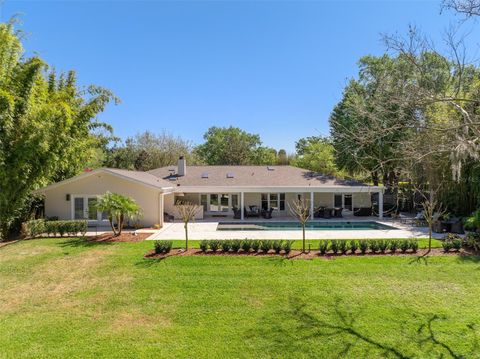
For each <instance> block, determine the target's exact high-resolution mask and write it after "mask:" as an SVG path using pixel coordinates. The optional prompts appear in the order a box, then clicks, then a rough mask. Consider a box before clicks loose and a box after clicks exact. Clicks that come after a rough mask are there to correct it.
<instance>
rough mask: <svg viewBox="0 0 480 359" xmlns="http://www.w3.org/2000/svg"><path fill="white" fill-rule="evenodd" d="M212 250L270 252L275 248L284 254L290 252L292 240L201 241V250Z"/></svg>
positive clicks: (224, 251)
mask: <svg viewBox="0 0 480 359" xmlns="http://www.w3.org/2000/svg"><path fill="white" fill-rule="evenodd" d="M209 249H210V250H211V251H212V252H213V253H216V252H218V250H221V251H222V252H223V253H237V252H243V253H250V252H252V253H257V252H261V253H268V252H269V251H270V250H273V251H274V252H275V253H277V254H280V253H281V252H282V251H283V253H284V254H289V253H290V252H291V250H292V241H287V240H285V241H283V240H282V241H272V240H266V239H265V240H258V239H245V240H239V239H234V240H221V241H220V240H203V241H201V242H200V250H201V251H202V252H207V251H208V250H209Z"/></svg>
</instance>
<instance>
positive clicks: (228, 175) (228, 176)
mask: <svg viewBox="0 0 480 359" xmlns="http://www.w3.org/2000/svg"><path fill="white" fill-rule="evenodd" d="M227 178H235V175H234V174H233V173H232V172H228V173H227Z"/></svg>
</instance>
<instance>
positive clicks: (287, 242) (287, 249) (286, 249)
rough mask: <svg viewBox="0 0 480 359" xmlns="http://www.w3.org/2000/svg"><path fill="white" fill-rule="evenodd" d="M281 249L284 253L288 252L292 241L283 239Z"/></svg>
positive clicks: (290, 249)
mask: <svg viewBox="0 0 480 359" xmlns="http://www.w3.org/2000/svg"><path fill="white" fill-rule="evenodd" d="M282 249H283V250H284V252H285V254H289V253H290V252H291V251H292V241H288V240H287V241H283V245H282Z"/></svg>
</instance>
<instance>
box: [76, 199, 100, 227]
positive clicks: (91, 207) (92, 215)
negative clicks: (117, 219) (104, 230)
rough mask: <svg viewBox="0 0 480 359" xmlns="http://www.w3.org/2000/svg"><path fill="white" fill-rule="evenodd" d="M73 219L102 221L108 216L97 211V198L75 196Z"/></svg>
mask: <svg viewBox="0 0 480 359" xmlns="http://www.w3.org/2000/svg"><path fill="white" fill-rule="evenodd" d="M72 207H73V208H72V209H73V211H72V219H86V220H88V221H102V220H105V219H107V218H106V215H105V214H104V213H102V212H100V211H98V210H97V196H73V202H72Z"/></svg>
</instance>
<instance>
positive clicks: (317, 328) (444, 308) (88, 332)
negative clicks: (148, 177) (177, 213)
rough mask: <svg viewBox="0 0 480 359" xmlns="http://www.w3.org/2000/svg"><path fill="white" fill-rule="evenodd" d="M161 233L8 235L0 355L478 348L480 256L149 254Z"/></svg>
mask: <svg viewBox="0 0 480 359" xmlns="http://www.w3.org/2000/svg"><path fill="white" fill-rule="evenodd" d="M179 244H180V245H181V246H183V242H182V241H180V242H179ZM297 244H298V245H300V243H297ZM152 245H153V244H152V243H151V242H150V241H145V242H141V243H111V242H110V243H89V242H86V241H85V240H82V239H78V240H76V239H65V238H58V239H53V238H51V239H39V240H30V241H23V242H18V243H16V244H11V245H8V246H6V247H3V248H1V250H0V303H1V304H0V305H1V310H0V322H1V323H2V325H0V348H2V349H1V352H2V356H3V357H6V358H51V359H53V358H80V357H82V358H91V357H95V358H106V357H109V358H110V357H111V356H112V353H115V356H117V357H122V358H133V357H135V358H141V357H143V358H148V357H152V358H155V357H161V358H178V357H191V356H192V353H195V357H196V358H226V357H230V358H233V357H235V358H272V357H274V358H280V357H281V358H302V357H316V358H328V357H341V358H365V357H369V358H381V357H392V358H395V357H400V356H401V357H408V358H416V357H418V358H428V357H431V358H440V357H443V358H449V357H451V356H452V355H455V356H456V357H458V358H460V357H464V358H474V357H475V356H476V355H477V354H478V348H477V347H476V343H477V338H478V335H479V333H478V330H479V328H478V324H477V323H479V322H480V304H479V301H478V297H479V296H480V286H479V284H478V283H480V271H479V270H478V266H479V258H478V257H462V256H455V255H450V256H432V257H429V258H420V259H418V261H417V260H414V258H415V257H412V256H409V257H403V256H390V257H386V256H376V257H361V256H355V257H352V256H349V257H336V258H335V260H325V259H322V258H319V259H314V260H308V261H306V260H286V259H284V258H282V257H277V258H272V257H269V258H264V257H263V258H262V256H260V257H255V256H245V257H232V256H215V257H214V256H208V255H207V256H198V257H184V256H172V257H168V258H166V259H162V260H160V259H157V260H152V259H144V258H143V255H144V254H145V253H147V252H148V251H151V250H152ZM399 333H401V335H399Z"/></svg>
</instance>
